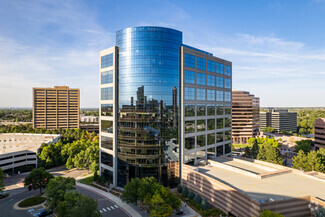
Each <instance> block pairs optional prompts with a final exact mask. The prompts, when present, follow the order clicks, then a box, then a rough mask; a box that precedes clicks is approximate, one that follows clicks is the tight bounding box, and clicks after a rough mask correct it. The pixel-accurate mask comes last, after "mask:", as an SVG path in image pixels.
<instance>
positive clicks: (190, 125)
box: [185, 121, 195, 133]
mask: <svg viewBox="0 0 325 217" xmlns="http://www.w3.org/2000/svg"><path fill="white" fill-rule="evenodd" d="M194 132H195V121H185V133H194Z"/></svg>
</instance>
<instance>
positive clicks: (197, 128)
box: [185, 118, 231, 134]
mask: <svg viewBox="0 0 325 217" xmlns="http://www.w3.org/2000/svg"><path fill="white" fill-rule="evenodd" d="M195 122H196V124H195ZM228 127H231V120H230V118H217V119H215V118H213V119H207V120H192V121H185V133H186V134H187V133H195V132H202V131H206V130H208V131H209V130H215V129H222V128H228Z"/></svg>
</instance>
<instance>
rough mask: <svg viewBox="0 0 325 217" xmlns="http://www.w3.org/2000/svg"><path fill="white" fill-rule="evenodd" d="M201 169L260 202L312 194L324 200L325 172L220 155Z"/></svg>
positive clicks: (205, 173) (203, 172)
mask: <svg viewBox="0 0 325 217" xmlns="http://www.w3.org/2000/svg"><path fill="white" fill-rule="evenodd" d="M209 162H210V165H207V166H199V172H200V173H202V174H204V175H206V176H208V177H211V178H213V179H216V180H218V181H219V182H222V183H224V184H226V185H228V186H230V187H232V188H234V189H236V190H238V191H240V192H242V193H244V194H245V195H247V196H249V197H251V198H252V199H254V200H256V201H258V202H268V201H277V200H284V199H290V198H297V197H304V196H313V197H316V198H318V199H321V200H324V201H325V191H324V190H320V189H324V186H325V174H323V173H317V172H309V173H304V172H301V171H299V170H295V169H291V168H288V167H284V166H280V165H275V164H271V163H267V162H263V161H257V160H255V161H254V162H253V161H250V160H243V159H237V158H227V157H218V158H217V159H214V160H209Z"/></svg>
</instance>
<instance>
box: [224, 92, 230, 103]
mask: <svg viewBox="0 0 325 217" xmlns="http://www.w3.org/2000/svg"><path fill="white" fill-rule="evenodd" d="M225 101H226V102H230V101H231V92H229V91H225Z"/></svg>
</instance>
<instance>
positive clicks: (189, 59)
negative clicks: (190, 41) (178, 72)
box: [185, 53, 195, 68]
mask: <svg viewBox="0 0 325 217" xmlns="http://www.w3.org/2000/svg"><path fill="white" fill-rule="evenodd" d="M185 66H187V67H191V68H195V56H193V55H190V54H187V53H186V54H185Z"/></svg>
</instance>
